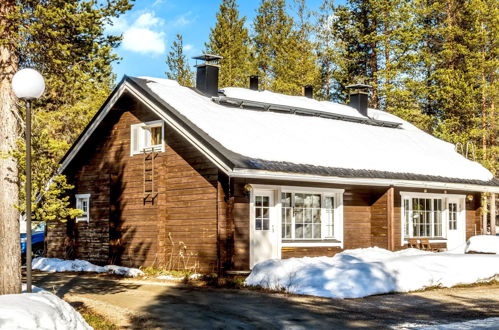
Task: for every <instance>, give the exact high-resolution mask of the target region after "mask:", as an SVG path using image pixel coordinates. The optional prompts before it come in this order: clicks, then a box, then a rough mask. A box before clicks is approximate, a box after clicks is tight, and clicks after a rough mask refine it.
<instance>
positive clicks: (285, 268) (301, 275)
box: [245, 247, 499, 298]
mask: <svg viewBox="0 0 499 330" xmlns="http://www.w3.org/2000/svg"><path fill="white" fill-rule="evenodd" d="M498 274H499V256H494V255H463V254H447V253H431V252H425V251H420V250H416V249H407V250H402V251H398V252H391V251H388V250H384V249H380V248H376V247H375V248H367V249H356V250H346V251H344V252H342V253H339V254H337V255H335V256H334V257H318V258H307V257H305V258H291V259H284V260H275V259H273V260H268V261H264V262H262V263H259V264H257V265H255V267H254V268H253V271H252V272H251V274H250V275H249V276H248V278H247V279H246V281H245V284H246V285H252V286H256V285H259V286H262V287H266V288H270V289H273V290H280V289H285V290H286V291H288V292H291V293H296V294H307V295H314V296H322V297H331V298H360V297H365V296H370V295H374V294H382V293H388V292H409V291H414V290H420V289H424V288H427V287H432V286H441V287H451V286H454V285H457V284H470V283H475V282H480V281H488V280H490V279H491V278H493V277H494V276H495V275H498Z"/></svg>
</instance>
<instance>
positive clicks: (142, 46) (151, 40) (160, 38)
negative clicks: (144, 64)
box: [122, 27, 165, 55]
mask: <svg viewBox="0 0 499 330" xmlns="http://www.w3.org/2000/svg"><path fill="white" fill-rule="evenodd" d="M122 46H123V48H124V49H126V50H129V51H132V52H137V53H141V54H156V55H159V54H163V53H164V52H165V40H164V33H163V32H155V31H152V30H149V29H147V28H140V27H131V28H129V29H128V30H126V31H125V33H123V42H122Z"/></svg>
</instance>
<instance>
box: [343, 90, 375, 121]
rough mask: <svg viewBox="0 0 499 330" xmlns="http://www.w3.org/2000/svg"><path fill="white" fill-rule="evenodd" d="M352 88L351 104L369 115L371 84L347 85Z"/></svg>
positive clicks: (365, 114) (360, 111) (361, 112)
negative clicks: (368, 105)
mask: <svg viewBox="0 0 499 330" xmlns="http://www.w3.org/2000/svg"><path fill="white" fill-rule="evenodd" d="M346 88H347V89H348V90H350V102H349V103H348V105H349V106H351V107H352V108H355V109H357V111H358V112H359V113H360V114H361V115H363V116H366V117H367V104H368V101H369V92H368V90H369V89H370V88H371V86H369V85H363V84H357V85H350V86H347V87H346Z"/></svg>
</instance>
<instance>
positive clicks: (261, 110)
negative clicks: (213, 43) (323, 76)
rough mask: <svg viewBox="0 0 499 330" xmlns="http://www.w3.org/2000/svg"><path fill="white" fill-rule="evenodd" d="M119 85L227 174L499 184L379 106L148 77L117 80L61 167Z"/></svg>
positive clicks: (107, 108)
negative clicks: (207, 89) (218, 89)
mask: <svg viewBox="0 0 499 330" xmlns="http://www.w3.org/2000/svg"><path fill="white" fill-rule="evenodd" d="M125 92H128V93H131V94H132V95H134V96H135V97H136V98H137V99H139V100H141V101H142V102H144V103H145V104H147V105H148V107H149V108H150V109H151V111H153V112H155V113H156V114H158V115H159V116H160V117H161V118H163V119H164V120H165V121H167V122H168V123H169V125H171V126H172V127H174V129H176V130H177V131H178V132H180V133H181V134H182V135H183V136H184V137H185V138H187V139H188V140H189V141H190V142H191V143H193V144H194V145H195V146H196V147H198V148H201V149H200V150H201V151H202V152H203V153H204V154H205V155H207V156H208V157H209V158H210V159H211V160H212V161H214V162H215V164H216V165H217V166H218V167H219V168H221V169H222V170H223V171H224V172H226V173H227V174H229V175H231V176H240V177H266V178H278V177H279V178H282V179H286V178H289V179H295V180H298V179H299V180H305V181H307V180H312V181H314V180H319V179H320V180H328V181H327V182H330V180H333V181H334V182H337V181H338V182H337V183H341V182H350V183H353V182H354V181H355V182H357V183H360V184H369V185H371V184H372V185H375V182H378V183H379V184H381V185H386V184H394V182H397V183H399V184H403V185H408V186H418V187H420V186H425V187H426V186H428V187H429V186H432V187H433V186H435V187H447V185H448V183H450V184H452V185H454V186H455V187H456V189H458V188H457V187H458V186H459V187H461V188H459V189H462V188H463V187H465V185H467V186H466V189H472V190H473V191H482V190H483V189H487V191H492V190H493V191H494V192H495V191H496V190H497V191H498V192H499V180H497V179H495V178H494V177H493V175H492V173H490V172H489V171H488V170H487V169H486V168H484V167H483V166H482V165H480V164H479V163H477V162H473V161H471V160H468V159H466V158H465V157H463V156H462V155H460V154H459V153H457V152H456V151H455V150H454V146H453V145H452V144H450V143H447V142H445V141H442V140H440V139H437V138H435V137H433V136H431V135H429V134H427V133H425V132H423V131H421V130H420V129H418V128H417V127H415V126H414V125H412V124H410V123H409V122H406V121H404V120H402V119H400V118H398V117H396V116H394V115H392V114H389V113H386V112H383V111H379V110H375V109H369V110H368V117H365V116H363V115H361V114H360V113H359V112H358V111H357V110H355V109H354V108H352V107H349V106H346V105H342V104H338V103H333V102H325V101H317V100H313V99H310V98H306V97H301V96H288V95H282V94H277V93H272V92H268V91H253V90H249V89H244V88H225V89H224V90H223V94H221V97H214V98H212V97H208V96H205V95H203V94H202V93H200V92H198V91H197V90H196V89H193V88H188V87H182V86H180V85H179V84H178V83H177V82H175V81H172V80H167V79H159V78H151V77H140V78H135V77H125V78H124V79H123V80H122V82H121V83H120V84H119V85H118V86H117V87H116V89H115V90H114V91H113V93H112V94H111V95H110V96H109V98H108V100H107V101H106V102H105V104H104V105H103V106H102V108H101V109H100V110H99V112H98V113H97V114H96V115H95V117H94V118H93V119H92V121H91V122H90V123H89V125H88V126H87V127H86V128H85V130H84V132H83V133H82V134H81V135H80V137H79V138H78V139H77V141H76V142H75V143H74V144H73V146H72V147H71V148H70V150H69V151H68V152H67V154H66V155H65V156H64V158H63V159H62V160H61V168H60V171H61V172H62V171H64V170H65V168H66V167H67V166H68V165H69V164H70V163H71V162H72V159H74V157H75V156H76V154H77V153H78V152H79V150H80V148H81V146H82V145H83V144H85V143H86V141H88V139H89V137H90V136H91V135H92V134H93V132H94V131H95V129H96V128H97V126H98V125H99V123H100V122H102V121H103V120H104V118H105V116H106V115H107V113H108V112H109V111H110V109H111V108H112V107H113V105H114V104H115V102H116V101H117V100H118V99H119V98H120V97H121V95H122V94H123V93H125ZM224 100H225V101H226V100H232V101H233V100H238V102H239V101H241V100H243V101H244V102H243V103H240V102H239V103H238V102H236V104H231V101H230V102H225V101H224ZM255 103H258V105H262V104H264V105H265V104H266V105H267V106H263V107H261V106H257V107H254V106H252V104H253V105H254V104H255ZM247 105H249V106H247ZM297 109H298V111H297ZM352 118H353V120H352ZM411 182H412V183H411ZM469 184H471V185H475V186H473V187H472V186H469ZM485 186H487V187H488V188H485ZM449 187H450V186H449ZM491 189H492V190H491Z"/></svg>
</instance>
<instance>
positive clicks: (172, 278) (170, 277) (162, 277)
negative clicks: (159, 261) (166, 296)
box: [155, 273, 202, 281]
mask: <svg viewBox="0 0 499 330" xmlns="http://www.w3.org/2000/svg"><path fill="white" fill-rule="evenodd" d="M201 276H202V275H201V274H197V273H196V274H191V275H189V279H191V280H197V279H199V278H201ZM155 279H157V280H169V281H183V280H184V279H185V276H184V277H178V276H173V275H160V276H156V277H155Z"/></svg>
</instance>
